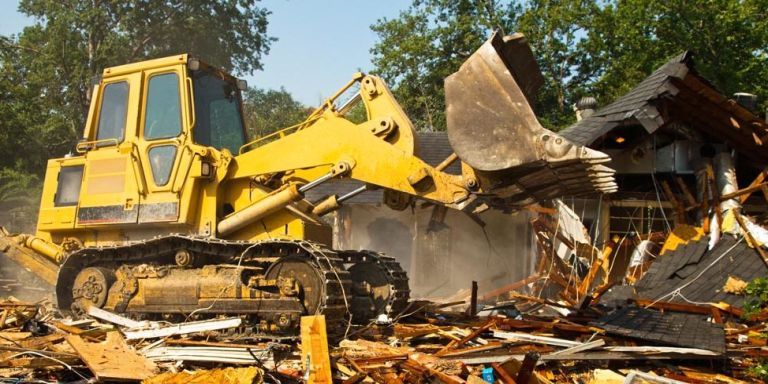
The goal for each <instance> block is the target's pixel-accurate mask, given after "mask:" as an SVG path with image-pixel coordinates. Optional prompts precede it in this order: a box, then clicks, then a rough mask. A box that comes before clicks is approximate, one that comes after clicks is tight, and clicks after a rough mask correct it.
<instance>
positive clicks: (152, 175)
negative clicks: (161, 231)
mask: <svg viewBox="0 0 768 384" xmlns="http://www.w3.org/2000/svg"><path fill="white" fill-rule="evenodd" d="M185 79H186V75H185V73H184V66H182V65H178V66H173V67H170V68H168V67H166V68H161V69H155V70H148V71H144V87H143V88H144V93H145V95H144V98H143V100H144V101H145V105H144V108H142V116H141V121H140V123H139V126H140V136H139V140H138V152H139V156H140V158H141V163H142V170H143V173H144V179H145V180H146V181H147V186H148V188H147V189H148V193H147V194H146V196H145V197H144V198H143V200H142V203H141V207H140V208H139V216H138V221H139V223H151V222H176V221H178V219H179V199H180V194H181V190H182V188H183V186H184V179H186V170H185V169H180V168H188V163H189V159H187V157H188V156H189V153H188V151H187V150H186V147H185V144H186V143H187V137H188V132H189V129H188V127H187V125H188V124H186V123H185V122H186V121H187V118H186V116H187V103H185V102H183V98H182V95H184V94H185V92H184V91H185V90H186V88H185V87H186V81H185Z"/></svg>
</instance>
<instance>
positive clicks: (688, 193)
mask: <svg viewBox="0 0 768 384" xmlns="http://www.w3.org/2000/svg"><path fill="white" fill-rule="evenodd" d="M675 182H676V183H677V186H678V187H679V188H680V190H681V191H683V196H684V197H685V200H687V201H688V205H689V206H692V207H693V206H696V205H697V204H696V199H695V198H694V197H693V194H692V193H691V190H690V189H688V185H687V184H685V180H683V178H682V177H679V176H677V177H675Z"/></svg>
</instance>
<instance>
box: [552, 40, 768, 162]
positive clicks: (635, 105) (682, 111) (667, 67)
mask: <svg viewBox="0 0 768 384" xmlns="http://www.w3.org/2000/svg"><path fill="white" fill-rule="evenodd" d="M671 122H680V123H683V124H684V125H686V126H688V127H690V128H693V129H696V130H698V131H700V132H701V133H704V134H705V135H706V136H708V137H710V138H711V140H713V141H717V142H724V143H726V144H728V145H729V146H730V147H731V148H734V149H736V150H737V151H738V152H739V153H741V154H743V155H745V156H746V157H749V158H750V159H752V160H753V161H755V162H756V165H759V166H764V165H767V164H768V150H766V149H768V148H766V146H768V123H767V122H766V121H765V120H763V119H761V118H760V117H758V116H756V115H755V114H754V113H752V112H751V111H749V110H748V109H746V108H744V107H743V106H741V105H739V104H738V103H736V102H735V101H734V100H731V99H729V98H728V97H726V96H724V95H723V94H722V93H720V91H718V90H717V89H716V88H715V87H714V86H713V85H712V84H711V83H709V82H708V81H707V80H706V79H704V78H703V77H701V76H700V75H699V74H698V73H697V72H696V70H695V68H694V63H693V59H692V54H691V53H690V52H684V53H682V54H680V55H678V56H676V57H674V58H672V59H671V60H670V61H668V62H667V63H666V64H664V65H662V66H661V67H660V68H658V69H657V70H656V71H654V72H653V73H652V74H651V75H650V76H648V77H647V78H645V80H643V81H641V82H640V83H639V84H638V85H637V86H636V87H635V88H633V89H632V90H631V91H629V92H627V93H626V94H625V95H623V96H621V97H620V98H619V99H617V100H616V101H614V102H613V103H611V104H609V105H607V106H605V107H603V108H600V109H598V110H597V111H595V112H594V113H593V114H592V115H591V116H589V117H587V118H585V119H583V120H581V121H579V122H577V123H576V124H574V125H572V126H570V127H568V128H566V129H565V130H562V131H560V132H559V134H560V135H562V136H563V137H565V138H567V139H569V140H571V141H572V142H574V143H576V144H580V145H587V146H594V145H595V144H596V143H597V142H598V141H599V139H600V138H601V137H604V135H606V134H607V133H609V132H611V131H612V130H613V129H615V128H617V127H620V126H638V125H639V126H642V127H643V128H644V129H645V130H646V131H647V132H648V133H653V132H655V131H656V130H657V129H660V128H664V127H667V126H670V124H668V123H671Z"/></svg>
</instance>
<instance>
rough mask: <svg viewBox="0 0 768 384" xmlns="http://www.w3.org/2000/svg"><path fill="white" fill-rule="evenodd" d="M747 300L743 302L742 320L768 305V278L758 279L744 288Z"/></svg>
mask: <svg viewBox="0 0 768 384" xmlns="http://www.w3.org/2000/svg"><path fill="white" fill-rule="evenodd" d="M744 293H746V294H747V299H746V300H745V301H744V316H743V317H744V318H750V317H752V316H753V315H756V314H757V313H759V312H760V311H761V310H762V309H763V307H765V306H766V305H768V278H767V277H759V278H757V279H754V280H752V281H750V282H749V284H747V286H746V288H744Z"/></svg>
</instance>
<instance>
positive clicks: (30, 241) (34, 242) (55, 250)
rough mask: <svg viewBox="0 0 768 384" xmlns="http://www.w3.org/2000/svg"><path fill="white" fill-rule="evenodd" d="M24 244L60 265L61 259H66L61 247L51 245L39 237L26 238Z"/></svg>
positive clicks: (29, 236) (30, 236)
mask: <svg viewBox="0 0 768 384" xmlns="http://www.w3.org/2000/svg"><path fill="white" fill-rule="evenodd" d="M24 244H25V245H26V246H27V248H30V249H32V250H34V251H35V252H37V253H39V254H41V255H43V256H45V257H47V258H49V259H51V260H53V261H54V262H56V263H57V264H60V263H61V259H62V258H63V257H64V255H63V252H62V249H61V247H59V246H58V245H56V244H53V243H49V242H47V241H45V240H43V239H41V238H39V237H37V236H32V235H28V236H26V239H24Z"/></svg>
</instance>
